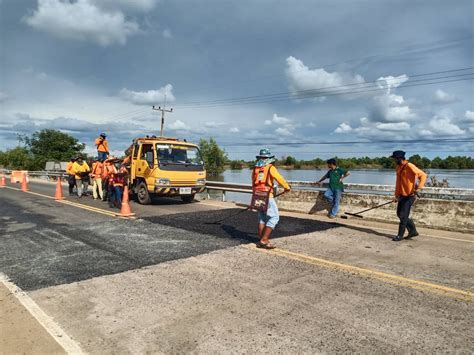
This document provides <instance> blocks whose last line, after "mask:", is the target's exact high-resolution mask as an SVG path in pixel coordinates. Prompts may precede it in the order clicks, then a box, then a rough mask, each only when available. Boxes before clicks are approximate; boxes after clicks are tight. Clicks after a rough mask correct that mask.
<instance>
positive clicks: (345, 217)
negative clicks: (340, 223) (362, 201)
mask: <svg viewBox="0 0 474 355" xmlns="http://www.w3.org/2000/svg"><path fill="white" fill-rule="evenodd" d="M391 203H393V201H389V202H385V203H382V204H381V205H377V206H374V207H371V208H367V209H366V210H363V211H360V212H357V213H349V212H344V214H347V215H349V216H354V217H359V218H364V216H361V215H360V214H361V213H364V212H367V211H371V210H375V209H376V208H380V207H383V206H386V205H388V204H391ZM341 218H344V219H347V216H341Z"/></svg>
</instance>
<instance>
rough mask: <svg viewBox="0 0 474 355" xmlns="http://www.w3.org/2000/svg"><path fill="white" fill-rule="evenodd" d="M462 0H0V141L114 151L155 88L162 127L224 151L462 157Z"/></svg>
mask: <svg viewBox="0 0 474 355" xmlns="http://www.w3.org/2000/svg"><path fill="white" fill-rule="evenodd" d="M473 4H474V2H473V1H471V0H465V1H464V0H452V1H444V0H425V1H420V0H397V1H395V0H383V1H381V0H360V1H354V0H325V1H323V0H319V1H318V0H292V1H290V0H285V1H283V0H272V1H270V0H259V1H252V0H225V1H222V0H201V1H197V0H174V1H172V0H0V149H2V150H4V149H9V148H13V147H15V146H17V145H18V134H28V135H30V134H32V133H33V132H35V131H38V130H40V129H44V128H51V129H58V130H61V131H63V132H66V133H69V134H71V135H73V136H75V137H76V138H78V139H79V141H80V142H83V143H85V144H86V147H87V148H86V150H87V152H89V153H92V152H94V146H93V144H94V139H95V138H96V137H97V136H98V135H99V133H101V132H105V133H106V134H107V135H108V137H109V142H110V146H111V150H112V152H113V153H115V154H117V155H122V154H123V151H124V150H125V149H126V148H127V147H128V146H129V145H130V144H131V141H132V139H133V138H135V137H139V136H145V135H153V134H154V135H158V134H159V131H160V112H158V111H154V110H152V106H153V105H156V106H161V107H163V105H164V103H165V100H166V108H168V109H170V108H173V112H172V113H167V114H166V116H165V134H166V135H167V136H173V137H178V138H181V139H187V140H188V141H194V142H197V141H199V139H201V138H210V137H213V138H215V139H216V140H217V142H218V143H219V144H220V145H221V146H222V147H224V148H225V150H226V151H227V153H228V155H229V157H230V158H232V159H252V158H254V157H255V154H256V153H257V152H258V150H259V149H260V148H263V147H269V148H270V149H271V150H272V151H273V152H274V154H276V155H277V156H278V157H281V156H287V155H292V156H295V157H297V158H299V159H312V158H314V157H321V158H330V157H333V156H339V157H348V156H387V155H390V153H391V152H392V151H393V150H396V149H403V150H405V151H407V153H408V155H412V154H417V153H418V154H420V155H423V156H428V157H431V158H433V157H435V156H441V157H446V156H448V155H468V156H473V151H474V109H473V98H474V86H473V85H474V84H473V78H474V69H473V67H474V60H473V58H474V52H473V51H474V46H473V35H474V34H473V32H474V21H473V15H474V9H473V6H474V5H473ZM397 141H401V142H397ZM344 142H346V143H344ZM348 142H350V143H348ZM303 143H304V144H303ZM321 143H323V144H321ZM328 143H329V144H328Z"/></svg>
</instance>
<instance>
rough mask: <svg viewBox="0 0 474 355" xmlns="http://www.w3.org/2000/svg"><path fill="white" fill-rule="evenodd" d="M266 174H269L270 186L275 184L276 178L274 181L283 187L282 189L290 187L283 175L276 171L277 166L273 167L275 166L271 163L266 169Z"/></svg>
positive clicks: (271, 195)
mask: <svg viewBox="0 0 474 355" xmlns="http://www.w3.org/2000/svg"><path fill="white" fill-rule="evenodd" d="M268 174H269V175H270V178H269V180H270V181H269V183H270V184H271V186H274V185H275V180H276V182H277V183H278V184H279V185H280V186H281V187H283V188H284V189H286V190H289V189H290V185H288V183H287V182H286V180H285V178H284V177H283V176H281V174H280V173H279V172H278V170H277V168H275V166H273V165H272V166H271V167H270V170H269V171H268ZM270 197H273V194H270Z"/></svg>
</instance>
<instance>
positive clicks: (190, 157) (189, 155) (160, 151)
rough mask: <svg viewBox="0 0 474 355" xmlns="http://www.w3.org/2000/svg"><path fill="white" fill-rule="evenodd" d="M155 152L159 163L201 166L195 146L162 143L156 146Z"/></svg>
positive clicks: (199, 154) (200, 158) (199, 155)
mask: <svg viewBox="0 0 474 355" xmlns="http://www.w3.org/2000/svg"><path fill="white" fill-rule="evenodd" d="M156 153H157V157H158V163H159V164H160V165H185V166H189V165H193V166H202V165H203V164H204V162H203V161H202V157H201V153H200V152H199V149H198V148H197V147H190V146H185V145H171V144H169V145H168V144H166V145H165V144H163V145H157V146H156Z"/></svg>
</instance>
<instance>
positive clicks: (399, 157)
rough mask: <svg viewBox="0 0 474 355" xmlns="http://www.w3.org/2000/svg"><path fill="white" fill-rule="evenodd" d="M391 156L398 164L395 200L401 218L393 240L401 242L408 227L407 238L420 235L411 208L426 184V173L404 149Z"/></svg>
mask: <svg viewBox="0 0 474 355" xmlns="http://www.w3.org/2000/svg"><path fill="white" fill-rule="evenodd" d="M391 158H393V159H394V160H395V162H396V164H397V166H396V171H397V182H396V185H395V197H394V198H393V201H394V202H398V205H397V216H398V218H399V219H400V224H399V226H398V234H397V236H396V237H394V238H393V239H392V240H393V241H395V242H399V241H401V240H403V236H404V234H405V230H406V229H408V235H407V236H406V238H407V239H410V238H413V237H416V236H417V235H418V232H417V231H416V226H415V223H414V222H413V220H412V219H411V218H410V209H411V207H412V206H413V204H414V203H415V201H416V199H417V198H418V191H419V190H421V189H422V188H423V187H424V186H425V182H426V173H425V172H423V171H422V170H420V169H418V168H417V167H416V166H415V165H414V164H412V163H410V162H409V161H408V160H406V159H405V152H404V151H402V150H396V151H394V152H393V153H392V156H391ZM417 180H418V182H417Z"/></svg>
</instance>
